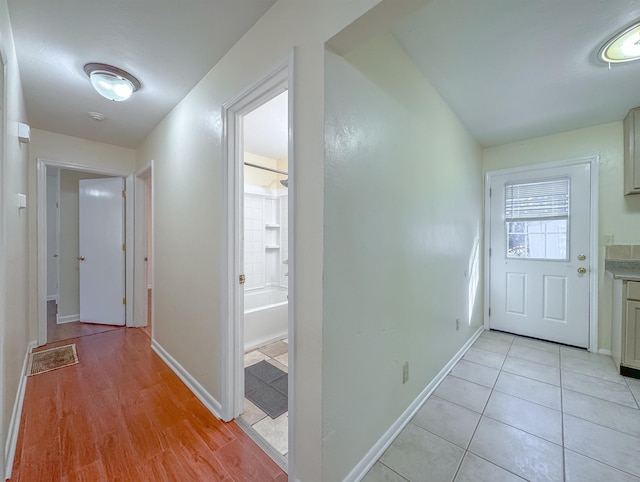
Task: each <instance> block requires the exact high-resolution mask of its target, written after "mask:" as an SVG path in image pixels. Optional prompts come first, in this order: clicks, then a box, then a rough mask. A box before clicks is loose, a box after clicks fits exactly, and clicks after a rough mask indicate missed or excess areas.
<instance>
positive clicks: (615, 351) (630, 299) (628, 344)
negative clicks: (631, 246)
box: [611, 279, 640, 375]
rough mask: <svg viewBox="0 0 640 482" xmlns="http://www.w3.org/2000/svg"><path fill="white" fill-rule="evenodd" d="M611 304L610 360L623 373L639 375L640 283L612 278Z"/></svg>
mask: <svg viewBox="0 0 640 482" xmlns="http://www.w3.org/2000/svg"><path fill="white" fill-rule="evenodd" d="M611 306H612V319H611V327H612V332H611V336H612V338H611V353H612V356H613V360H614V361H615V363H616V366H619V367H621V368H620V370H621V373H622V374H624V375H631V374H633V373H634V371H635V370H637V371H638V372H637V373H636V375H640V282H639V281H628V280H621V279H616V280H614V281H613V297H612V300H611ZM627 369H631V370H627Z"/></svg>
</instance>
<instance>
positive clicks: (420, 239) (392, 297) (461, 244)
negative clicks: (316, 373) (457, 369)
mask: <svg viewBox="0 0 640 482" xmlns="http://www.w3.org/2000/svg"><path fill="white" fill-rule="evenodd" d="M325 77H326V85H325V118H326V124H325V125H326V164H325V178H324V189H325V196H324V199H325V202H324V206H325V210H324V303H323V313H324V323H323V384H322V386H323V434H324V438H323V439H324V444H323V454H324V455H323V465H324V474H323V476H324V479H325V480H342V479H343V478H344V477H345V476H346V475H347V474H348V473H349V472H350V470H351V469H352V468H353V466H354V465H355V464H356V463H357V462H358V461H359V460H360V459H362V458H363V456H364V455H365V454H366V452H367V451H368V450H369V449H370V448H371V447H372V446H373V445H374V444H375V443H376V442H377V441H378V439H379V438H380V437H381V436H382V435H383V434H384V432H385V431H386V430H387V429H388V428H389V427H390V426H391V425H392V423H393V422H395V421H396V419H397V418H398V417H399V416H400V415H401V414H402V412H403V411H404V410H405V409H406V408H407V407H408V406H409V405H410V404H411V402H413V401H414V400H415V399H416V397H417V396H418V395H419V394H420V392H421V391H422V390H423V389H424V388H425V387H426V386H427V385H428V384H429V382H431V381H432V380H433V379H434V377H435V376H436V375H437V373H438V372H439V371H440V370H441V369H442V368H443V367H444V366H445V365H446V364H447V363H448V362H449V361H450V360H451V358H452V357H453V356H454V355H455V354H456V352H457V351H458V350H459V349H460V348H461V347H462V345H464V343H465V342H466V341H467V340H468V339H469V338H470V337H471V336H472V335H473V333H475V332H476V331H477V329H478V328H479V327H480V326H481V315H482V303H481V294H480V293H481V289H482V287H481V286H480V285H479V284H478V283H479V276H480V272H479V267H478V268H477V269H476V270H475V272H474V273H473V274H472V275H469V270H470V265H471V264H473V263H472V261H471V260H473V259H476V260H477V259H478V254H479V253H480V252H481V251H480V250H481V245H480V240H481V238H482V236H481V229H482V228H481V219H482V213H481V206H482V173H481V150H480V147H479V146H478V144H477V143H476V142H475V141H474V140H473V139H472V138H471V136H470V135H469V134H468V133H467V131H466V129H465V127H464V126H463V125H462V123H461V122H460V121H459V119H458V118H457V117H456V115H455V114H454V113H453V112H452V111H451V110H450V109H449V107H448V106H447V104H446V103H445V102H444V101H443V100H442V98H441V97H440V96H439V94H438V93H437V92H436V91H435V90H434V88H433V87H432V86H431V85H430V84H429V83H428V82H427V81H426V80H425V79H424V77H423V76H422V74H421V73H420V72H419V70H418V69H417V67H416V66H415V65H414V64H413V63H412V61H411V60H410V59H409V58H408V57H407V55H406V54H405V53H404V51H403V50H402V49H401V47H400V46H399V44H397V42H396V41H395V39H394V38H393V37H392V36H391V35H390V34H388V33H385V34H381V35H379V36H378V37H376V38H374V39H373V40H371V41H369V42H367V43H366V44H364V45H363V46H361V47H359V48H357V49H356V50H354V51H352V52H350V53H349V54H348V55H347V56H346V57H345V58H342V57H339V56H338V55H336V54H334V53H332V52H330V51H327V55H326V73H325ZM470 286H472V287H475V289H473V290H472V295H471V297H470V295H469V293H470ZM456 319H459V320H460V330H459V331H456ZM405 361H408V362H409V373H410V378H409V381H408V383H406V384H404V385H403V383H402V373H403V370H402V365H403V363H404V362H405Z"/></svg>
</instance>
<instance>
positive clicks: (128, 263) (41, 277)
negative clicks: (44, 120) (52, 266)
mask: <svg viewBox="0 0 640 482" xmlns="http://www.w3.org/2000/svg"><path fill="white" fill-rule="evenodd" d="M47 166H51V167H59V168H61V169H68V170H71V171H82V172H89V173H93V174H104V175H107V176H114V177H116V176H117V177H122V178H124V179H125V186H126V187H125V189H126V190H127V192H129V193H134V192H135V191H134V175H133V173H131V172H130V171H124V170H119V169H108V168H100V167H95V166H89V165H86V164H78V163H73V162H65V161H55V160H51V159H44V158H37V159H36V169H37V173H36V176H37V179H36V192H37V197H38V201H37V203H38V213H37V216H36V223H37V239H38V278H37V279H38V288H37V292H38V295H37V299H38V346H42V345H45V344H46V343H47V199H46V189H47ZM133 207H134V196H133V195H129V196H127V197H126V199H125V243H126V244H127V245H128V246H133V245H134V234H133V228H134V219H133ZM133 251H134V250H133V249H128V250H127V251H126V255H125V296H126V298H127V299H128V300H132V301H133V300H134V295H133V269H132V268H133V266H134V264H133ZM133 305H134V303H133V302H132V303H127V306H126V309H125V326H133V325H132V322H133Z"/></svg>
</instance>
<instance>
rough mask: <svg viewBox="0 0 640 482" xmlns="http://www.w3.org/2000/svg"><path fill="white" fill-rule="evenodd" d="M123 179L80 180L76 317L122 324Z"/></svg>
mask: <svg viewBox="0 0 640 482" xmlns="http://www.w3.org/2000/svg"><path fill="white" fill-rule="evenodd" d="M123 183H124V180H123V179H122V178H120V177H114V178H111V177H109V178H101V179H82V180H80V199H79V206H80V240H79V245H80V253H79V254H78V259H79V265H80V321H84V322H88V323H102V324H107V325H124V324H125V305H124V296H125V283H124V280H125V271H124V266H125V264H124V263H125V252H124V250H123V243H124V198H123V196H122V190H123Z"/></svg>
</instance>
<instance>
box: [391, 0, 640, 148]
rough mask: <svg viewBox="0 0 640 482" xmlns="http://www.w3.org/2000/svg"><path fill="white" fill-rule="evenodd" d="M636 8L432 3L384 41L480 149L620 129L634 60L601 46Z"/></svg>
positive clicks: (631, 90)
mask: <svg viewBox="0 0 640 482" xmlns="http://www.w3.org/2000/svg"><path fill="white" fill-rule="evenodd" d="M639 19H640V1H636V0H535V1H532V0H434V1H433V2H432V3H431V4H429V5H427V6H425V7H423V8H422V9H421V10H419V11H418V12H416V13H415V14H413V15H411V17H409V18H407V19H406V20H404V21H403V22H401V23H400V24H399V25H397V26H396V27H395V28H394V29H393V31H392V33H393V35H394V36H395V37H396V39H397V40H398V41H399V42H400V44H401V45H402V46H403V48H404V49H405V50H406V52H407V53H408V54H409V56H410V57H411V58H412V59H413V61H414V62H415V63H416V64H417V65H418V67H419V68H420V70H422V72H423V74H424V75H425V76H426V78H427V79H428V80H429V81H430V83H431V84H432V85H433V86H434V87H435V88H436V90H438V92H439V93H440V95H441V96H442V97H443V98H444V100H445V101H446V102H447V103H448V104H449V106H450V107H451V108H452V109H453V111H454V112H455V113H456V114H457V115H458V117H459V118H460V119H461V120H462V122H464V124H466V126H467V128H468V129H469V131H470V133H471V135H472V136H473V137H474V138H475V139H476V140H477V141H478V142H479V143H480V144H481V145H483V146H493V145H500V144H505V143H510V142H516V141H519V140H522V139H529V138H534V137H541V136H545V135H549V134H554V133H558V132H563V131H568V130H573V129H578V128H583V127H588V126H593V125H598V124H604V123H608V122H613V121H619V120H622V119H623V118H624V116H625V115H626V113H627V111H628V110H629V109H630V108H631V107H635V106H638V105H640V61H637V62H631V63H629V64H619V65H612V66H611V70H609V69H608V66H607V65H606V64H604V63H602V62H600V61H598V60H597V53H598V50H599V49H600V47H601V46H602V44H603V43H604V42H606V41H607V40H608V39H609V38H611V37H612V36H613V35H615V34H616V33H618V32H619V31H620V30H622V29H623V28H624V27H626V26H628V25H630V24H632V23H633V22H635V21H636V20H639Z"/></svg>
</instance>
